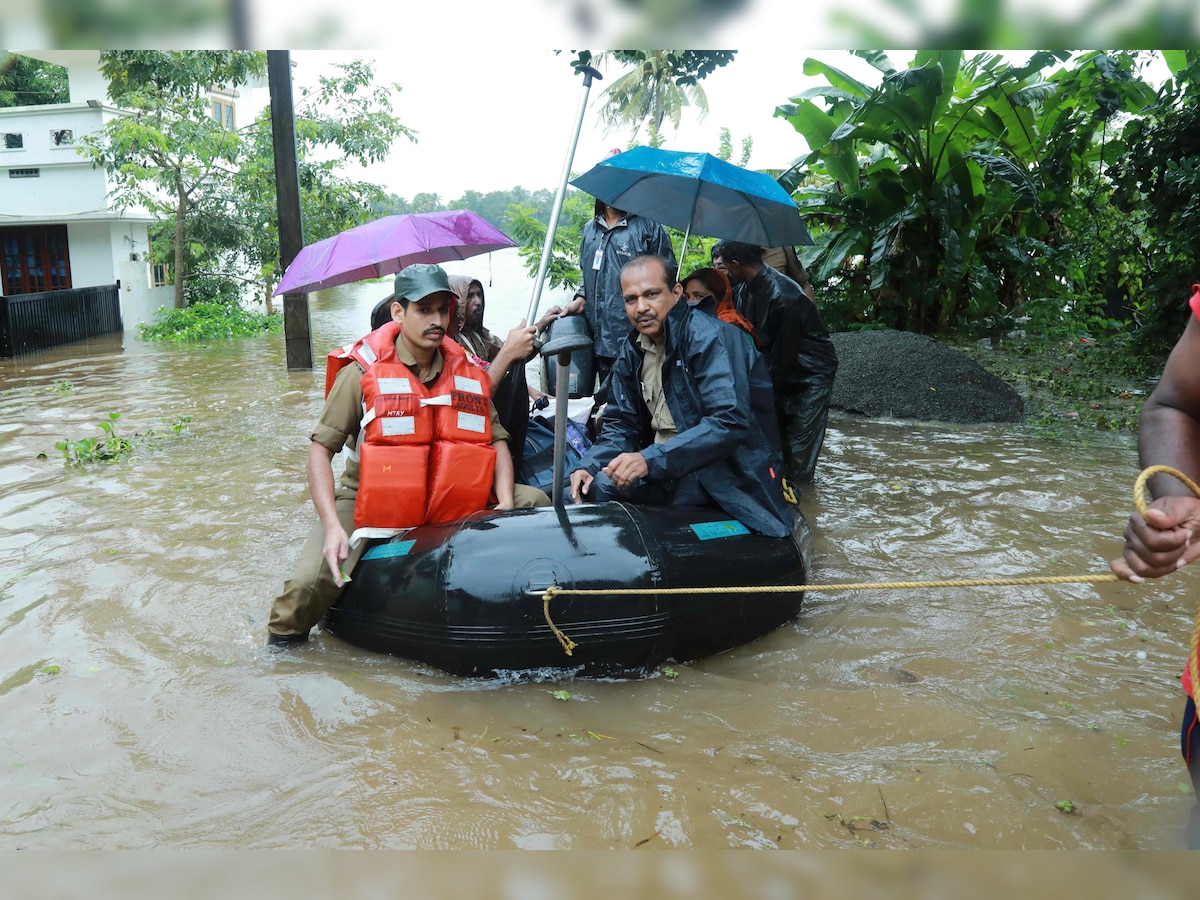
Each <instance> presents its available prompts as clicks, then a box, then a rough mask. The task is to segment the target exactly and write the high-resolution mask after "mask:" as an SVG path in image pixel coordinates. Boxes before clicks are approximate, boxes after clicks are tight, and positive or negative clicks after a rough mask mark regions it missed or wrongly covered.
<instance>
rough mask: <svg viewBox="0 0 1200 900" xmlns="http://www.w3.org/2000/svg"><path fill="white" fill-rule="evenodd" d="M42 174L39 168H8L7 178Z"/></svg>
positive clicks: (34, 176)
mask: <svg viewBox="0 0 1200 900" xmlns="http://www.w3.org/2000/svg"><path fill="white" fill-rule="evenodd" d="M41 175H42V170H41V169H9V170H8V177H9V178H40V177H41Z"/></svg>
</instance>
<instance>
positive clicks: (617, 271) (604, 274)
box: [578, 213, 675, 359]
mask: <svg viewBox="0 0 1200 900" xmlns="http://www.w3.org/2000/svg"><path fill="white" fill-rule="evenodd" d="M597 250H599V251H601V257H600V269H599V271H597V270H596V269H594V268H593V266H594V265H595V261H596V251H597ZM647 253H650V254H653V255H655V256H661V257H663V258H664V259H666V260H669V261H670V263H671V265H672V266H674V265H675V252H674V250H672V249H671V239H670V238H669V237H668V236H667V230H666V229H665V228H663V227H662V226H661V225H659V224H658V223H657V222H655V221H653V220H651V219H644V218H642V217H641V216H635V215H633V214H632V213H630V214H628V215H626V216H625V218H623V219H621V221H619V222H617V224H616V225H614V226H613V227H612V228H609V227H608V223H607V222H605V221H604V216H595V217H594V218H593V219H592V220H591V221H590V222H588V223H587V224H586V225H584V226H583V240H582V241H581V242H580V245H579V268H580V270H581V271H582V273H583V284H581V285H580V287H579V291H578V293H579V294H580V295H582V296H583V298H584V307H583V315H584V316H585V317H586V318H587V323H588V325H589V326H590V327H591V329H592V339H593V342H594V346H595V352H596V355H597V356H606V357H608V358H610V359H614V358H616V357H617V356H618V355H619V354H620V352H621V344H622V342H623V340H624V338H625V335H627V334H629V316H628V315H626V313H625V301H624V299H623V297H622V294H621V267H622V266H624V265H625V263H627V262H629V261H630V260H631V259H633V258H634V257H636V256H644V255H646V254H647Z"/></svg>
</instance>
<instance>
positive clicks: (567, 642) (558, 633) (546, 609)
mask: <svg viewBox="0 0 1200 900" xmlns="http://www.w3.org/2000/svg"><path fill="white" fill-rule="evenodd" d="M553 590H554V588H553V587H550V588H548V589H547V590H546V593H544V594H543V595H542V615H544V616H545V617H546V624H547V625H549V626H550V630H551V631H553V632H554V636H555V637H556V638H558V642H559V643H560V644H562V648H563V653H565V654H567V656H570V655H571V652H572V651H573V650H574V649H575V648H576V647H577V646H578V644H576V643H575V642H574V641H573V640H571V639H570V638H569V637H567V636H566V635H565V634H563V631H562V629H561V628H559V627H558V626H557V625H555V624H554V622H553V621H551V619H550V598H551V597H553V596H554V595H553V594H552V593H550V592H551V591H553Z"/></svg>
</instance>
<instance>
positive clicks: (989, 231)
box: [776, 50, 1153, 333]
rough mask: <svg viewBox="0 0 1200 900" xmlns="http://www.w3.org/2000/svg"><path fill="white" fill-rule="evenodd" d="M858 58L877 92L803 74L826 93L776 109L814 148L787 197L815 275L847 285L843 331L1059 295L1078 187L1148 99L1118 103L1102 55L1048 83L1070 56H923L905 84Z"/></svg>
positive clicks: (1006, 311)
mask: <svg viewBox="0 0 1200 900" xmlns="http://www.w3.org/2000/svg"><path fill="white" fill-rule="evenodd" d="M857 53H858V55H860V56H862V57H863V58H864V59H866V60H867V61H868V62H870V63H871V64H872V65H873V66H874V67H875V68H876V69H878V70H879V71H880V72H881V73H882V75H883V78H882V81H881V83H880V84H879V85H878V86H877V87H868V86H867V85H864V84H862V83H861V82H859V81H857V80H856V79H853V78H851V77H850V76H848V75H846V74H845V73H844V72H841V71H839V70H837V69H835V68H833V67H831V66H828V65H826V64H824V63H822V62H819V61H817V60H813V59H809V60H806V61H805V64H804V71H805V73H806V74H809V75H822V76H824V77H825V79H826V81H827V82H828V85H827V86H822V87H818V88H814V89H812V90H810V91H807V92H805V93H804V94H801V95H800V96H798V97H795V98H793V100H792V102H791V103H789V104H785V105H783V106H780V107H779V108H778V109H777V110H776V115H779V116H783V117H785V118H787V119H788V121H790V122H791V123H792V124H793V126H794V127H795V128H796V129H797V130H798V131H799V132H800V133H801V134H802V135H803V136H804V137H805V139H806V141H807V143H808V145H809V147H810V148H811V150H810V153H809V154H807V155H806V156H804V157H802V158H801V159H800V160H798V165H797V166H796V167H795V168H796V171H795V172H792V173H789V174H788V175H787V176H785V182H787V183H791V184H794V183H796V181H797V180H799V181H801V182H802V183H801V184H800V186H799V188H798V190H797V192H796V197H797V200H798V202H799V204H800V206H801V209H802V211H804V212H806V213H808V219H807V221H808V222H809V224H810V226H812V228H813V230H814V231H815V232H816V234H815V235H814V238H815V240H816V246H815V247H812V248H807V250H806V252H805V259H804V261H805V263H806V264H808V265H810V266H811V268H812V269H813V272H814V277H815V278H816V279H817V280H819V281H826V280H828V279H830V278H833V277H837V278H838V279H840V280H841V282H842V283H843V285H844V286H845V289H846V290H845V295H844V298H843V306H842V308H841V309H840V310H838V313H839V314H840V315H841V316H842V317H843V318H844V321H843V323H842V324H844V325H850V324H853V323H859V324H860V325H867V324H869V325H876V326H878V325H885V326H889V327H895V328H902V329H908V330H914V331H920V332H923V333H932V332H938V331H945V330H948V329H952V328H955V327H956V326H958V325H959V324H960V323H961V322H963V321H966V322H970V323H974V324H979V323H984V322H991V323H993V326H995V324H996V323H999V322H1001V321H1003V320H1004V319H1005V317H1007V316H1010V315H1011V313H1012V311H1013V309H1014V308H1015V307H1016V306H1018V305H1019V304H1020V303H1021V302H1022V301H1023V299H1024V297H1025V296H1026V295H1027V291H1028V289H1029V288H1030V286H1031V285H1032V286H1035V287H1036V289H1037V290H1038V291H1039V292H1044V291H1047V290H1051V289H1052V286H1053V284H1054V281H1055V278H1056V277H1057V276H1058V275H1060V274H1061V272H1062V269H1061V265H1062V264H1061V262H1060V259H1061V257H1062V254H1063V249H1064V248H1063V247H1062V238H1063V236H1062V234H1061V228H1060V227H1059V226H1058V222H1057V218H1056V216H1057V211H1058V210H1059V209H1060V208H1061V206H1062V204H1063V203H1064V202H1066V199H1067V198H1068V197H1069V185H1070V184H1071V183H1072V182H1073V181H1074V180H1076V179H1077V178H1078V177H1079V175H1080V174H1081V172H1083V171H1085V170H1086V167H1087V166H1089V165H1092V164H1093V163H1094V162H1095V161H1096V160H1097V159H1098V158H1099V156H1098V153H1097V150H1096V147H1095V142H1094V141H1093V135H1094V132H1095V130H1096V129H1097V128H1098V127H1101V126H1102V125H1103V123H1104V121H1106V117H1110V116H1111V115H1113V114H1114V112H1116V111H1128V112H1133V111H1136V109H1137V108H1138V105H1139V104H1140V103H1142V102H1144V100H1145V99H1146V97H1147V91H1148V88H1147V87H1146V85H1145V84H1144V83H1142V82H1141V81H1139V80H1137V79H1128V80H1127V81H1126V82H1124V86H1123V88H1122V90H1113V85H1114V84H1115V82H1114V81H1113V80H1112V79H1111V78H1106V77H1104V75H1103V72H1108V73H1109V74H1110V75H1111V74H1113V73H1115V72H1116V71H1117V70H1118V69H1120V68H1121V66H1120V65H1116V66H1114V65H1111V63H1112V60H1111V59H1110V58H1109V57H1107V56H1105V55H1103V54H1093V55H1091V56H1088V57H1085V58H1084V60H1083V69H1084V70H1086V72H1087V73H1089V74H1086V75H1079V74H1076V75H1073V76H1070V77H1068V76H1055V78H1056V79H1057V80H1055V78H1052V79H1047V78H1046V77H1044V72H1045V70H1047V69H1048V68H1050V67H1051V66H1054V65H1057V64H1059V63H1061V62H1062V61H1063V60H1065V59H1066V58H1068V56H1069V54H1067V53H1066V52H1064V51H1041V52H1037V53H1034V54H1032V56H1031V57H1030V59H1029V61H1028V62H1027V63H1025V64H1023V65H1011V64H1009V63H1007V62H1005V61H1004V60H1002V59H1001V58H1000V57H999V56H998V55H996V54H990V53H984V54H978V55H976V56H974V57H972V58H970V59H966V60H964V58H963V54H962V53H961V51H956V50H937V51H921V52H919V53H918V54H917V55H916V57H915V58H914V59H913V61H912V63H911V65H910V66H909V67H908V68H907V69H903V70H900V69H896V68H895V67H894V66H893V65H892V64H891V62H890V61H889V60H888V58H887V56H886V55H885V54H883V53H882V52H879V51H858V52H857ZM1095 71H1101V73H1102V74H1101V75H1100V76H1098V77H1095V78H1092V77H1091V74H1090V73H1094V72H1095ZM1152 93H1153V92H1150V94H1149V95H1150V96H1152ZM817 98H821V99H822V100H824V105H823V106H821V105H818V104H817V103H815V102H814V100H815V99H817ZM1064 191H1066V193H1064Z"/></svg>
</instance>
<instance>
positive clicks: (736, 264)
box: [712, 241, 838, 484]
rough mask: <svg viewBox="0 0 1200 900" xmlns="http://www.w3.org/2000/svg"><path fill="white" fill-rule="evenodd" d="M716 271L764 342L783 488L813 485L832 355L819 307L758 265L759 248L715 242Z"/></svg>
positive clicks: (834, 365) (826, 408) (783, 277)
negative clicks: (783, 472)
mask: <svg viewBox="0 0 1200 900" xmlns="http://www.w3.org/2000/svg"><path fill="white" fill-rule="evenodd" d="M712 258H713V265H714V266H716V267H717V268H718V269H721V270H722V271H724V272H725V274H726V275H728V276H729V282H730V283H731V284H732V285H733V298H734V303H736V304H737V310H738V312H740V313H741V314H742V315H743V316H745V317H746V318H747V319H749V320H750V324H751V325H753V326H754V331H755V333H756V334H757V335H758V337H759V339H760V340H761V341H762V342H764V343H763V347H762V350H763V355H764V356H766V358H767V368H768V369H769V370H770V372H771V383H772V384H773V385H774V386H775V409H776V414H777V416H778V420H779V433H780V437H781V438H782V440H783V459H784V463H785V466H786V470H787V476H788V481H790V482H791V483H793V484H806V483H808V482H810V481H812V479H813V472H814V470H815V469H816V467H817V456H818V455H819V454H820V452H821V444H822V443H824V441H825V424H826V422H827V421H828V419H829V397H830V395H831V394H832V393H833V379H834V376H835V375H836V374H837V366H838V359H837V351H836V350H835V349H834V346H833V341H831V340H830V338H829V332H828V331H827V330H826V328H825V323H824V322H822V321H821V314H820V313H819V312H817V305H816V304H815V303H813V302H812V300H810V299H809V297H808V295H807V294H806V293H804V291H803V289H802V288H801V287H800V285H798V284H797V283H796V282H794V281H792V279H790V278H788V277H787V276H786V275H783V274H781V273H780V272H777V271H775V270H774V269H772V268H771V267H770V266H768V265H765V264H764V263H763V262H762V248H761V247H757V246H755V245H754V244H744V243H741V242H739V241H718V242H717V243H716V245H715V246H714V247H713V249H712Z"/></svg>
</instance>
